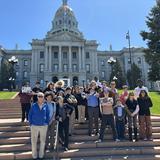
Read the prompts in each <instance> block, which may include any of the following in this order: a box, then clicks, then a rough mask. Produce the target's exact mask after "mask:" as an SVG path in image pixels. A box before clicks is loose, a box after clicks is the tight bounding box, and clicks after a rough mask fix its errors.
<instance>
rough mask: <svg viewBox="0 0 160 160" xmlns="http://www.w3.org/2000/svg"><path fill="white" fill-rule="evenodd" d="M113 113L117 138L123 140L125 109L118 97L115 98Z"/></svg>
mask: <svg viewBox="0 0 160 160" xmlns="http://www.w3.org/2000/svg"><path fill="white" fill-rule="evenodd" d="M114 115H115V121H116V129H117V136H118V139H119V140H124V139H125V136H124V135H125V116H126V110H125V107H124V105H123V104H122V102H121V100H120V99H119V98H118V99H117V100H116V105H115V106H114Z"/></svg>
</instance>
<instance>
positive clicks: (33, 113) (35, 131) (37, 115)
mask: <svg viewBox="0 0 160 160" xmlns="http://www.w3.org/2000/svg"><path fill="white" fill-rule="evenodd" d="M37 98H38V101H37V102H36V103H34V104H33V105H32V107H31V109H30V112H29V124H30V126H31V143H32V157H33V159H37V158H38V156H39V158H40V159H43V157H44V149H45V142H46V134H47V128H48V124H49V109H48V105H47V104H46V103H44V94H43V93H42V92H39V93H38V94H37ZM38 136H39V138H40V147H39V154H38V153H37V141H38Z"/></svg>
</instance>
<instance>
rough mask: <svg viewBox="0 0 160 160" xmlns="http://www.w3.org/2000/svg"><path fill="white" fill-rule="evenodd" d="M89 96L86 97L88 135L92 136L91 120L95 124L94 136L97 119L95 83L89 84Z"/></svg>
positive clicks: (97, 108)
mask: <svg viewBox="0 0 160 160" xmlns="http://www.w3.org/2000/svg"><path fill="white" fill-rule="evenodd" d="M90 87H91V88H90V89H89V94H88V95H87V107H88V118H89V122H88V134H89V136H91V135H92V131H93V119H94V123H95V129H96V133H95V134H96V135H97V134H98V118H99V94H98V93H97V92H96V87H97V86H96V82H95V81H92V82H91V84H90Z"/></svg>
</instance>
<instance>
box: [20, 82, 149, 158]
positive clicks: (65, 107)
mask: <svg viewBox="0 0 160 160" xmlns="http://www.w3.org/2000/svg"><path fill="white" fill-rule="evenodd" d="M26 85H28V84H26ZM137 85H138V86H137V87H136V88H135V90H134V92H128V86H126V85H124V86H123V92H122V93H121V94H119V93H118V91H117V89H116V83H115V81H112V82H111V83H110V84H109V85H108V84H107V82H105V81H103V82H101V83H100V82H96V81H94V80H93V81H91V82H90V84H89V85H87V86H86V87H80V86H74V87H72V88H71V87H67V88H63V86H64V82H63V81H58V82H56V83H55V84H54V83H53V82H49V83H48V85H47V87H46V88H45V89H44V90H43V91H42V90H41V89H40V84H39V82H36V86H35V87H34V88H33V89H32V92H31V93H22V92H20V93H19V96H20V101H21V106H22V121H24V120H25V118H26V119H27V121H28V122H29V124H30V126H31V143H32V157H33V159H37V158H38V157H39V158H40V159H43V157H44V151H45V148H49V149H53V147H54V136H55V133H54V132H55V124H56V122H57V121H58V122H59V127H58V133H59V142H60V143H61V144H62V146H63V147H64V150H65V151H67V150H68V143H69V136H72V134H74V124H75V122H76V121H77V123H80V124H81V123H85V122H86V120H87V121H88V135H89V136H94V135H97V136H98V137H99V138H98V142H101V141H103V139H104V133H105V129H106V127H108V126H110V128H111V129H112V135H113V139H114V140H115V141H121V140H125V139H126V132H125V131H126V128H127V126H128V136H129V141H133V139H134V140H135V141H138V136H137V132H138V123H137V122H138V119H139V138H140V139H142V140H152V125H151V117H150V107H152V101H151V98H150V97H149V95H148V89H147V88H146V87H144V86H143V82H142V81H141V80H138V81H137ZM99 120H100V123H101V127H100V128H99V125H98V124H99ZM132 132H133V133H134V137H132ZM38 136H40V148H39V153H37V141H38Z"/></svg>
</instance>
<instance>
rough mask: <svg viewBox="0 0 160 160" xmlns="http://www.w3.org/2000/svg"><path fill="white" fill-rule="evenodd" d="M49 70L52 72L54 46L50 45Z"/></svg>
mask: <svg viewBox="0 0 160 160" xmlns="http://www.w3.org/2000/svg"><path fill="white" fill-rule="evenodd" d="M49 72H52V46H49Z"/></svg>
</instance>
